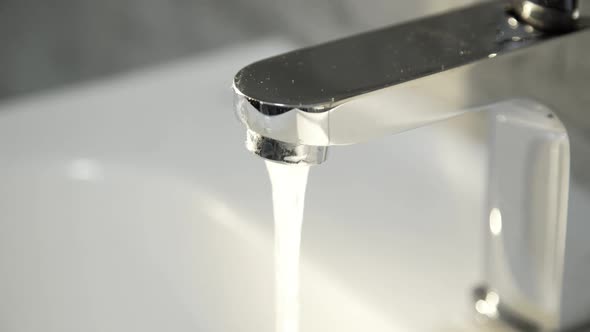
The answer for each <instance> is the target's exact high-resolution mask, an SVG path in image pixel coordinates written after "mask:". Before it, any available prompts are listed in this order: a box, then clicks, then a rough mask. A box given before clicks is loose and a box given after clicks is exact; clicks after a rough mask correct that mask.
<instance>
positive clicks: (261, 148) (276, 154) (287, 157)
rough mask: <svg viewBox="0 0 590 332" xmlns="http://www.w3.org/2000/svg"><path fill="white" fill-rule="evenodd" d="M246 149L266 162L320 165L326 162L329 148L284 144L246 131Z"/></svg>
mask: <svg viewBox="0 0 590 332" xmlns="http://www.w3.org/2000/svg"><path fill="white" fill-rule="evenodd" d="M246 149H248V151H250V152H252V153H254V154H255V155H257V156H259V157H262V158H264V159H266V160H270V161H274V162H279V163H283V164H296V165H305V166H312V165H319V164H321V163H323V162H324V161H325V160H326V156H327V152H328V147H327V146H315V145H305V144H293V143H287V142H282V141H279V140H276V139H273V138H269V137H266V136H262V135H260V134H258V133H256V132H254V131H252V130H250V129H248V130H247V131H246Z"/></svg>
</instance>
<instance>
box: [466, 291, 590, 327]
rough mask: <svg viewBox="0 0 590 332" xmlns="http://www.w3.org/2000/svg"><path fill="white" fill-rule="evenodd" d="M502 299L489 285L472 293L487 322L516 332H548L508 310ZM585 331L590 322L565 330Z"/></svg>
mask: <svg viewBox="0 0 590 332" xmlns="http://www.w3.org/2000/svg"><path fill="white" fill-rule="evenodd" d="M500 298H501V296H500V295H499V294H497V293H496V292H494V291H492V290H491V289H490V288H489V287H488V286H487V285H479V286H477V287H475V288H474V289H473V292H472V300H473V306H474V309H475V313H476V315H477V317H478V318H481V319H485V320H495V321H499V322H501V323H503V324H505V325H506V326H508V327H510V328H512V329H514V330H516V331H525V332H529V331H530V332H543V331H547V330H546V329H543V328H542V327H541V326H540V325H539V324H537V323H535V322H532V321H530V320H528V319H526V318H524V317H522V316H520V315H519V314H517V313H515V311H514V310H512V309H510V308H508V307H507V306H506V305H503V304H502V303H501V301H500ZM584 331H590V321H588V322H586V323H584V324H581V325H578V326H575V327H573V328H569V329H566V330H563V332H584ZM554 332H555V331H554Z"/></svg>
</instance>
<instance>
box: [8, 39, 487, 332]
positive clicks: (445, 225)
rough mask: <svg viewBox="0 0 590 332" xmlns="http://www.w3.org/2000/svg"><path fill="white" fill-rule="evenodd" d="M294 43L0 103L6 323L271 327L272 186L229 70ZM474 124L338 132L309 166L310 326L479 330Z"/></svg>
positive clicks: (16, 329) (16, 328)
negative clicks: (354, 140)
mask: <svg viewBox="0 0 590 332" xmlns="http://www.w3.org/2000/svg"><path fill="white" fill-rule="evenodd" d="M294 47H295V45H294V44H292V43H290V42H289V41H286V40H283V39H278V38H275V39H272V38H271V39H266V40H261V41H259V42H255V43H249V44H248V45H247V46H233V47H231V48H226V49H223V50H218V51H215V52H211V53H208V54H203V55H201V56H199V57H197V58H193V59H186V60H183V61H179V62H176V63H172V64H168V65H164V66H161V67H158V68H155V69H150V70H145V71H141V72H136V73H132V74H127V75H124V76H119V77H115V78H111V79H108V80H103V81H97V82H92V83H87V84H84V85H80V86H75V87H71V88H65V89H62V90H56V91H53V92H51V93H46V94H44V95H36V96H30V97H27V98H21V99H13V100H10V101H6V102H4V103H3V104H0V156H1V157H0V182H1V183H2V186H0V228H1V229H2V231H1V232H0V294H2V295H1V296H0V330H2V331H11V332H25V331H31V332H32V331H44V332H52V331H55V332H68V331H72V332H73V331H76V332H78V331H110V332H116V331H144V332H149V331H176V332H180V331H187V332H188V331H220V332H225V331H228V332H229V331H253V332H264V331H272V330H273V329H274V321H273V319H274V318H273V317H274V307H273V289H272V287H273V264H272V260H273V252H272V249H273V245H272V232H273V229H272V211H271V200H270V199H271V195H270V185H269V181H268V179H267V174H266V171H265V169H264V163H263V162H262V160H260V159H258V158H256V157H254V156H252V155H250V154H249V153H248V152H247V151H246V150H245V148H244V147H243V141H244V135H245V131H244V128H243V127H242V126H241V125H240V124H239V123H238V121H237V120H236V119H235V116H234V114H233V106H232V99H231V95H232V94H231V91H230V85H231V78H232V77H233V74H234V73H235V72H236V71H237V70H238V69H239V68H241V67H242V66H243V65H245V64H247V63H249V62H251V61H254V60H257V59H259V58H262V57H265V56H268V55H273V54H276V53H279V52H282V51H285V50H288V49H291V48H294ZM478 126H481V121H480V120H479V118H478V117H477V116H476V115H469V116H466V117H464V118H462V119H459V120H453V121H450V122H447V123H442V124H439V125H435V126H433V127H429V128H423V129H418V130H415V131H412V132H408V133H404V134H401V135H397V136H396V137H390V138H385V139H381V140H378V141H374V142H371V143H368V144H360V145H356V146H350V147H337V148H333V149H331V151H330V156H329V160H328V162H326V163H325V164H323V165H322V166H320V167H316V168H313V169H312V171H311V173H310V182H309V185H308V196H307V204H306V212H305V221H304V233H303V243H302V251H303V253H302V255H303V257H302V264H303V265H302V272H301V279H302V285H301V288H302V289H301V292H302V293H301V301H302V322H301V327H302V332H303V331H305V332H312V331H340V332H345V331H371V332H380V331H444V330H453V331H457V330H461V329H465V330H467V331H468V330H472V328H470V327H469V326H471V325H470V324H472V321H473V314H472V309H471V303H470V292H471V289H472V288H473V287H474V286H476V284H477V282H478V280H479V270H480V268H481V265H482V264H481V263H480V261H481V259H480V258H481V256H482V253H481V250H482V245H481V243H480V242H481V241H480V240H481V238H483V229H482V227H483V225H484V224H483V221H482V219H483V213H482V211H483V210H482V207H483V193H484V179H485V172H486V169H485V165H486V160H485V157H486V150H485V144H484V140H483V139H482V137H480V136H478V135H475V134H473V133H474V132H475V131H474V130H472V129H473V128H477V127H478ZM466 165H468V167H466ZM466 170H469V171H468V172H467V171H466Z"/></svg>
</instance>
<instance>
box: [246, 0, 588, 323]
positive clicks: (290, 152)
mask: <svg viewBox="0 0 590 332" xmlns="http://www.w3.org/2000/svg"><path fill="white" fill-rule="evenodd" d="M541 2H543V1H531V0H529V1H520V2H518V3H517V5H515V4H514V3H513V4H510V5H509V6H507V5H506V4H505V3H502V2H499V1H494V2H487V3H482V4H478V5H475V6H472V7H467V8H463V9H459V10H456V11H453V12H449V13H445V14H442V15H438V16H433V17H429V18H424V19H421V20H417V21H413V22H409V23H405V24H401V25H397V26H392V27H387V28H384V29H381V30H377V31H373V32H368V33H364V34H360V35H357V36H352V37H349V38H345V39H342V40H337V41H334V42H330V43H326V44H323V45H319V46H315V47H310V48H305V49H301V50H296V51H293V52H290V53H286V54H283V55H279V56H276V57H273V58H269V59H266V60H262V61H260V62H257V63H254V64H252V65H249V66H247V67H245V68H244V69H242V70H241V71H240V72H238V74H237V75H236V77H235V79H234V92H235V102H236V111H237V113H238V116H239V118H240V119H241V121H242V122H243V123H244V124H245V125H246V127H247V129H248V135H247V148H248V149H249V150H251V151H252V152H254V153H256V154H258V155H260V156H262V157H264V158H267V159H271V160H275V161H280V162H286V163H304V164H319V163H321V162H323V161H324V160H325V158H326V149H327V147H328V146H333V145H343V144H355V143H359V142H363V141H366V140H369V139H371V138H375V137H379V136H383V135H390V134H395V133H399V132H402V131H406V130H410V129H413V128H417V127H421V126H426V125H429V124H432V123H434V122H438V121H442V120H445V119H449V118H452V117H455V116H458V115H461V114H464V113H465V112H473V111H482V112H483V113H485V114H488V115H489V116H490V119H491V120H490V128H491V133H492V139H491V144H490V145H491V158H490V184H489V190H488V209H487V211H486V212H485V220H486V225H487V224H488V223H489V230H490V232H489V234H487V235H486V242H485V246H486V259H485V262H486V268H485V276H484V277H485V279H486V280H485V284H486V288H485V289H486V292H485V294H484V296H482V297H481V298H480V299H479V300H478V303H479V308H477V306H476V309H478V311H479V312H480V313H482V314H485V315H487V316H490V317H500V318H504V319H506V320H508V321H511V322H513V323H514V322H516V325H518V326H521V327H527V328H533V329H537V330H548V331H562V330H566V329H571V328H576V327H578V326H580V325H583V324H585V323H587V322H588V321H589V320H590V319H589V317H590V287H588V285H587V283H588V281H589V280H590V263H589V262H590V260H589V258H588V257H590V241H587V240H586V237H587V236H588V235H590V89H589V88H588V87H589V80H590V61H588V60H587V59H588V54H589V51H590V29H586V23H585V21H584V20H583V19H579V20H577V17H578V15H579V14H578V13H577V9H576V7H575V1H565V2H563V3H562V6H558V5H556V4H557V1H549V2H551V5H552V7H551V8H550V9H549V11H543V10H542V9H543V8H541V7H539V6H540V5H539V3H541ZM515 13H516V16H515ZM547 17H549V18H547ZM548 22H549V23H548ZM552 28H553V29H552ZM548 30H549V31H548ZM516 143H518V144H516ZM467 167H468V166H467ZM502 225H503V227H502ZM481 301H484V302H481Z"/></svg>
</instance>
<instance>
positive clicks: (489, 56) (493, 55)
mask: <svg viewBox="0 0 590 332" xmlns="http://www.w3.org/2000/svg"><path fill="white" fill-rule="evenodd" d="M497 55H498V54H496V53H490V54H489V55H488V58H490V59H491V58H495V57H496V56H497Z"/></svg>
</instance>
